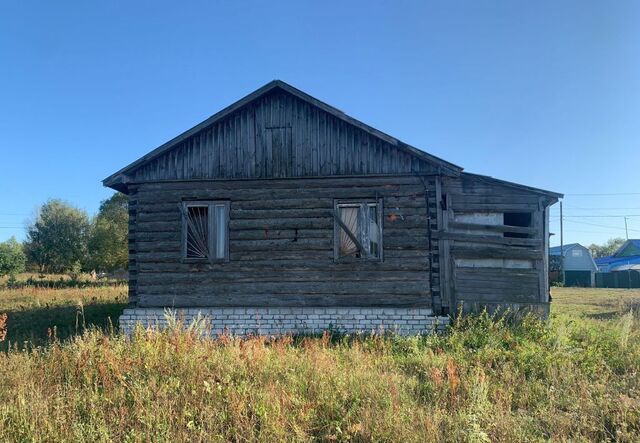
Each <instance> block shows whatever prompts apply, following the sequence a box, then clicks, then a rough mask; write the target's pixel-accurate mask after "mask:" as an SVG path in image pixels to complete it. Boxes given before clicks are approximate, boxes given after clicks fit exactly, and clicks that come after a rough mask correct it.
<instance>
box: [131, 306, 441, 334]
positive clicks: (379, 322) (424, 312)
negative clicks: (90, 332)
mask: <svg viewBox="0 0 640 443" xmlns="http://www.w3.org/2000/svg"><path fill="white" fill-rule="evenodd" d="M171 312H173V313H174V314H175V316H176V317H177V318H178V319H180V320H182V321H183V322H184V324H185V325H188V324H190V323H191V322H192V321H193V320H194V319H196V318H198V315H200V316H201V317H204V318H205V324H206V326H207V330H210V331H211V334H212V335H218V334H223V333H225V332H226V333H229V334H232V335H248V334H258V335H281V334H285V333H293V334H296V333H302V334H304V333H319V332H322V331H325V330H334V331H339V332H345V333H356V332H387V331H388V332H396V333H398V334H402V335H415V334H426V333H431V332H433V331H436V332H441V331H443V330H444V328H445V327H446V326H447V325H448V324H449V318H448V317H434V316H433V315H432V311H431V309H426V308H358V307H353V308H195V309H194V308H189V309H175V310H174V311H171ZM167 313H169V315H172V314H171V313H170V312H169V311H166V312H165V310H164V309H162V308H127V309H125V310H124V312H123V313H122V315H121V316H120V328H121V330H122V331H123V332H124V333H125V334H127V335H128V334H130V333H131V331H132V330H133V327H134V325H135V324H136V323H140V324H142V325H143V326H144V327H151V328H163V327H166V326H167V318H166V317H167Z"/></svg>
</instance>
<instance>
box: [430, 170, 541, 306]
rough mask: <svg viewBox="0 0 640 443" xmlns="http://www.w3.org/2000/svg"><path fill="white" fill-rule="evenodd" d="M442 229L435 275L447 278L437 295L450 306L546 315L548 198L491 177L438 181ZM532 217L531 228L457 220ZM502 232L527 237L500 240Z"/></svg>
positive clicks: (451, 178)
mask: <svg viewBox="0 0 640 443" xmlns="http://www.w3.org/2000/svg"><path fill="white" fill-rule="evenodd" d="M441 192H442V199H443V201H444V199H446V203H443V205H444V206H446V210H444V211H443V218H444V219H445V221H444V222H443V229H442V230H440V231H438V232H437V233H436V234H435V235H436V237H437V238H438V239H439V242H440V244H441V247H443V245H444V247H445V248H446V249H447V250H448V251H441V255H442V257H447V258H446V259H445V260H444V263H441V271H442V272H443V274H446V275H447V276H448V277H447V278H446V281H445V282H444V283H443V285H442V290H443V293H444V294H446V296H447V298H449V300H450V303H451V305H452V306H456V307H459V306H460V305H462V306H463V308H464V309H465V310H467V311H477V310H478V309H483V308H488V309H489V310H490V311H491V310H495V309H496V307H498V306H500V305H502V306H506V307H511V308H513V307H514V306H523V307H529V308H531V307H533V309H534V310H536V311H539V310H540V309H542V310H543V311H544V310H547V311H548V302H549V298H548V294H549V292H548V277H547V268H546V260H547V259H546V257H545V254H546V250H547V249H546V248H547V244H548V239H547V237H548V226H547V223H548V221H547V220H548V217H547V209H546V206H547V205H548V204H549V203H550V202H549V200H548V197H544V196H541V195H540V194H538V193H534V192H530V191H527V190H525V189H520V188H516V187H511V186H508V185H505V184H503V183H500V182H499V181H493V180H491V179H485V178H478V177H477V176H473V175H467V174H462V175H461V176H460V177H457V178H453V177H443V178H442V191H441ZM504 212H527V213H531V214H532V225H531V227H520V228H517V227H516V228H514V227H509V226H504V225H500V224H498V225H495V226H492V225H488V224H486V222H485V223H479V224H476V223H469V222H460V221H459V220H460V219H461V218H462V219H463V218H464V217H463V215H464V214H499V213H504ZM504 232H514V233H519V234H527V237H528V238H511V237H504V235H503V234H504Z"/></svg>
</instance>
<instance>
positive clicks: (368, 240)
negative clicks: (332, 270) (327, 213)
mask: <svg viewBox="0 0 640 443" xmlns="http://www.w3.org/2000/svg"><path fill="white" fill-rule="evenodd" d="M334 218H335V233H336V235H335V248H334V250H335V258H336V259H343V258H347V257H354V258H358V259H369V260H381V259H382V203H381V202H380V201H378V202H374V201H370V202H338V203H336V210H335V213H334Z"/></svg>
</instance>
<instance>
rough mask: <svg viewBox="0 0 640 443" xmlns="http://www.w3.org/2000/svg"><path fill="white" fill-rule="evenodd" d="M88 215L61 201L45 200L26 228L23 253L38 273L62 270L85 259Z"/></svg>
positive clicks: (70, 267) (72, 266)
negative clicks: (33, 219)
mask: <svg viewBox="0 0 640 443" xmlns="http://www.w3.org/2000/svg"><path fill="white" fill-rule="evenodd" d="M88 232H89V217H88V216H87V213H86V212H85V211H83V210H81V209H78V208H76V207H73V206H71V205H70V204H69V203H66V202H64V201H62V200H49V201H47V202H46V203H45V204H43V205H42V207H41V208H40V211H39V214H38V216H37V218H36V220H35V221H34V222H33V223H32V224H31V225H30V226H29V227H28V228H27V241H26V243H25V252H26V254H27V258H28V259H29V260H30V261H31V262H32V263H35V264H37V265H38V268H39V269H40V271H41V272H66V271H68V270H70V269H73V268H74V266H75V267H77V265H78V263H83V262H84V260H85V259H86V251H87V235H88Z"/></svg>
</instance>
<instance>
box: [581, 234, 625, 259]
mask: <svg viewBox="0 0 640 443" xmlns="http://www.w3.org/2000/svg"><path fill="white" fill-rule="evenodd" d="M625 241H626V240H625V239H624V238H620V237H618V238H610V239H609V240H607V243H605V244H604V245H596V244H595V243H592V244H591V245H590V246H589V250H590V251H591V255H593V258H599V257H608V256H610V255H613V254H614V253H615V252H616V251H617V250H618V249H619V248H620V246H622V245H623V244H624V242H625Z"/></svg>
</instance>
